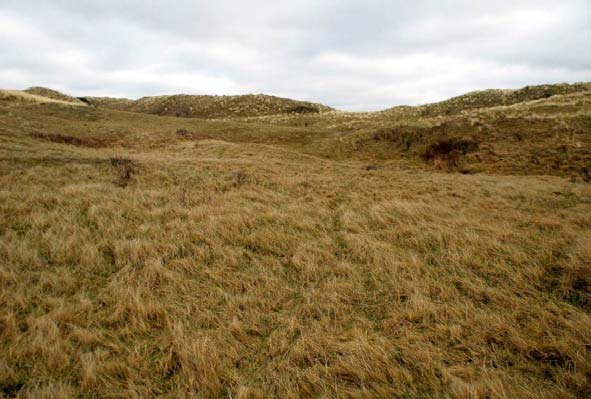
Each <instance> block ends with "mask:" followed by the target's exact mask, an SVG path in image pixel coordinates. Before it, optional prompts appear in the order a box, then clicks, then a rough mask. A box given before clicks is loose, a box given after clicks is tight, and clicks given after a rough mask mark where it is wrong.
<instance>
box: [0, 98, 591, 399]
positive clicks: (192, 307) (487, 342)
mask: <svg viewBox="0 0 591 399" xmlns="http://www.w3.org/2000/svg"><path fill="white" fill-rule="evenodd" d="M548 100H550V99H547V100H542V101H540V102H539V103H536V102H534V103H531V104H527V105H524V107H525V108H524V109H523V110H518V109H515V108H519V107H518V106H517V105H513V106H511V107H501V108H498V109H495V110H488V111H485V110H482V111H481V112H482V114H469V115H470V117H472V118H476V117H477V116H478V115H480V116H479V117H481V118H482V120H483V121H485V122H486V123H484V122H483V123H484V124H483V125H482V126H483V132H482V133H479V134H482V135H483V137H484V135H485V133H484V132H489V133H488V136H490V137H491V138H492V137H494V135H495V134H500V133H498V132H505V131H509V128H505V127H502V123H503V121H504V119H503V118H502V117H501V114H502V115H507V117H508V120H510V121H513V122H515V123H517V122H516V121H517V120H518V118H522V119H523V120H524V121H523V122H520V125H519V126H518V129H517V128H515V130H519V131H521V130H523V129H525V127H524V126H525V125H526V124H527V125H529V124H531V125H532V126H534V127H536V129H537V134H538V135H539V136H540V137H541V139H540V140H541V141H540V142H539V143H538V144H537V145H539V146H540V148H542V146H543V145H546V146H547V147H548V151H554V150H553V149H552V148H551V147H550V146H549V143H553V142H552V141H544V140H546V139H542V138H543V137H546V136H547V135H548V133H547V131H546V129H547V126H554V125H553V124H551V125H544V124H538V122H539V120H542V115H543V114H544V113H545V114H546V115H547V118H548V119H549V120H553V118H556V117H558V116H559V115H560V117H561V118H564V119H565V120H566V122H565V123H566V124H567V126H569V128H570V127H572V126H575V122H572V121H577V120H579V119H576V118H579V116H577V117H574V116H573V115H578V114H579V113H582V114H585V112H586V111H585V109H586V108H585V107H586V105H585V104H586V101H587V98H586V97H582V98H579V99H574V98H572V97H568V96H564V97H557V98H554V99H552V101H553V103H548V102H547V101H548ZM577 101H582V103H581V104H582V105H581V104H579V103H577ZM554 103H556V104H554ZM536 104H537V105H536ZM553 104H554V105H553ZM536 107H541V108H540V109H541V110H544V111H543V112H542V111H541V110H538V111H539V112H538V111H536V113H533V114H532V110H534V109H536ZM569 107H575V108H576V110H575V111H573V112H570V113H569V112H568V111H567V110H568V109H569ZM496 113H499V115H497V116H495V115H496ZM563 114H564V115H563ZM532 115H533V116H532ZM528 117H529V118H531V120H530V119H527V118H528ZM581 118H584V115H583V116H582V117H581ZM459 120H462V119H459ZM580 120H586V119H580ZM411 122H412V121H407V122H406V123H407V125H404V126H415V127H418V126H419V125H418V122H416V121H415V122H412V123H411ZM442 122H443V121H442ZM477 122H478V120H476V119H475V122H474V126H473V128H474V129H477V128H478V126H480V125H479V124H478V123H480V122H478V123H477ZM571 122H572V123H571ZM447 123H449V126H452V127H449V128H448V129H452V130H449V131H448V133H449V134H450V137H456V136H455V132H456V131H455V130H453V129H456V128H455V127H454V126H456V123H459V122H456V120H455V119H450V120H449V121H448V122H447ZM505 123H508V122H505ZM552 123H554V122H552ZM577 123H579V122H577ZM580 123H583V122H580ZM423 124H424V126H425V129H427V128H429V126H438V125H437V124H435V122H434V121H432V120H430V119H429V120H427V119H425V120H424V121H423ZM385 127H386V126H382V128H385ZM583 127H584V126H583ZM378 128H380V126H379V125H376V126H374V125H371V124H370V125H368V126H367V127H366V129H365V130H363V129H361V130H360V131H355V132H352V133H351V132H347V131H340V129H335V128H331V127H330V126H324V127H322V126H318V125H317V126H312V125H309V126H308V127H306V126H276V125H270V124H263V123H260V122H257V123H255V122H249V123H245V122H237V121H226V120H218V121H204V120H199V119H185V118H176V117H161V116H153V115H145V114H137V113H130V112H118V111H112V110H108V109H102V108H97V107H72V106H68V105H64V104H61V103H47V104H38V103H33V102H19V101H12V100H10V99H5V100H2V101H0V259H1V261H0V396H4V397H20V398H39V397H60V398H61V397H63V398H69V397H71V398H77V397H82V398H84V397H99V398H122V397H141V398H157V397H165V398H194V397H202V398H218V397H220V398H222V397H224V398H225V397H233V398H234V397H237V398H266V397H277V398H302V397H303V398H317V397H326V398H333V397H334V398H382V397H387V398H465V399H468V398H495V399H496V398H499V399H501V398H513V397H516V398H532V399H533V398H536V399H537V398H573V399H574V398H581V397H585V396H586V395H587V394H588V392H589V390H590V389H591V383H590V380H589V377H590V376H591V367H590V365H591V352H590V351H589V342H591V317H590V311H591V279H590V277H589V276H591V270H590V265H591V252H590V249H591V234H590V233H589V231H591V185H589V184H588V183H584V182H583V180H582V179H578V180H576V181H571V180H570V179H567V178H564V177H561V176H547V175H546V176H542V175H526V173H525V171H526V170H527V169H525V168H522V167H520V168H522V169H520V170H522V171H524V173H522V174H524V175H522V176H502V175H491V174H490V173H489V170H490V171H493V169H494V168H493V167H492V166H491V167H490V169H485V168H483V171H482V172H481V173H478V174H473V175H462V174H459V173H441V172H439V171H437V172H433V171H432V170H431V169H432V168H435V165H434V161H433V160H432V161H429V162H431V163H427V161H425V160H423V158H421V156H420V154H419V153H418V152H417V154H415V155H411V154H412V153H413V151H415V144H411V145H410V148H409V150H407V153H406V155H405V153H403V151H402V150H400V149H399V147H398V146H400V145H406V144H404V143H403V142H401V143H398V141H396V140H395V139H394V138H392V137H393V136H392V137H389V136H387V133H388V132H389V131H388V130H383V131H382V130H379V129H378ZM389 128H392V129H394V128H396V126H390V127H389ZM466 128H468V125H466ZM458 129H459V127H458ZM462 129H463V128H462ZM493 129H494V130H493ZM458 131H459V130H458ZM377 132H381V133H380V134H382V135H383V138H379V139H375V138H374V137H373V135H374V134H376V133H377ZM528 132H530V133H531V135H530V134H528V138H527V139H523V141H525V140H531V145H534V144H535V141H534V139H533V135H534V130H533V128H532V130H531V131H529V130H528ZM427 133H429V134H435V137H439V136H437V134H439V133H438V132H437V131H434V132H427V131H425V134H427ZM503 134H504V133H503ZM552 134H553V135H556V136H557V137H562V136H561V135H562V134H563V133H561V132H559V131H557V132H552ZM586 134H588V131H583V132H582V133H580V135H581V137H586V136H585V135H586ZM530 136H531V137H530ZM479 137H480V136H479ZM501 137H504V136H499V138H501ZM577 137H579V136H577ZM523 141H522V142H523ZM580 141H581V147H583V146H587V145H588V144H587V141H583V140H582V139H581V140H580ZM491 142H492V141H491ZM353 145H355V146H358V147H352V146H353ZM416 145H417V146H418V144H416ZM480 145H482V144H480ZM514 147H515V148H518V147H519V145H518V143H517V142H515V144H514ZM354 148H359V149H355V150H353V149H354ZM481 148H482V147H479V149H478V151H480V150H481ZM503 148H509V147H503ZM585 148H588V147H585ZM385 149H388V150H385ZM390 149H392V150H390ZM371 151H375V153H376V155H375V157H374V158H369V154H370V153H371ZM380 151H382V152H380ZM417 151H418V150H417ZM470 154H473V153H472V152H469V153H468V155H467V156H470ZM386 155H388V156H389V157H390V158H387V157H386ZM498 156H499V162H501V159H502V158H501V154H500V153H498ZM410 159H414V160H416V164H414V163H412V162H409V161H408V160H410ZM402 162H404V163H408V164H409V166H408V167H409V168H408V169H406V170H401V169H400V167H399V166H400V164H401V163H402ZM502 162H504V164H506V165H508V162H509V161H502ZM516 164H518V163H516ZM376 168H377V169H376ZM443 170H450V171H451V170H453V169H448V168H445V169H443ZM538 172H539V171H538V170H537V169H532V170H531V173H536V174H537V173H538Z"/></svg>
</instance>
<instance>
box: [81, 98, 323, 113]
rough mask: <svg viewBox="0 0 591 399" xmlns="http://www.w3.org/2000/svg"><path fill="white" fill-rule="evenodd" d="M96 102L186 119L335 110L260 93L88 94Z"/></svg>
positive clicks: (100, 104) (121, 109)
mask: <svg viewBox="0 0 591 399" xmlns="http://www.w3.org/2000/svg"><path fill="white" fill-rule="evenodd" d="M85 100H86V101H88V102H89V103H90V104H92V105H96V106H99V107H103V108H109V109H115V110H119V111H130V112H140V113H144V114H151V115H161V116H176V117H183V118H200V119H215V118H223V119H227V118H237V117H253V116H265V115H279V114H284V115H302V114H318V113H323V112H329V111H332V109H331V108H329V107H327V106H325V105H322V104H316V103H311V102H307V101H296V100H291V99H288V98H281V97H274V96H267V95H263V94H257V95H252V94H249V95H241V96H208V95H171V96H156V97H143V98H140V99H139V100H135V101H134V100H128V99H121V98H105V97H87V98H86V99H85Z"/></svg>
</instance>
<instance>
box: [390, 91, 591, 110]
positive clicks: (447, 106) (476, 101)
mask: <svg viewBox="0 0 591 399" xmlns="http://www.w3.org/2000/svg"><path fill="white" fill-rule="evenodd" d="M587 90H591V83H575V84H567V83H562V84H552V85H539V86H526V87H523V88H521V89H518V90H502V89H490V90H482V91H474V92H470V93H466V94H463V95H461V96H457V97H452V98H450V99H448V100H444V101H440V102H436V103H432V104H425V105H420V106H417V107H407V106H401V107H393V108H390V109H387V110H384V111H382V112H381V113H383V114H385V115H388V114H400V113H404V114H408V113H409V112H410V113H413V114H415V115H417V116H427V117H429V116H439V115H453V114H457V113H459V112H462V111H466V110H472V109H477V108H490V107H497V106H502V105H513V104H517V103H520V102H525V101H531V100H538V99H542V98H548V97H552V96H555V95H558V94H570V93H578V92H582V91H587Z"/></svg>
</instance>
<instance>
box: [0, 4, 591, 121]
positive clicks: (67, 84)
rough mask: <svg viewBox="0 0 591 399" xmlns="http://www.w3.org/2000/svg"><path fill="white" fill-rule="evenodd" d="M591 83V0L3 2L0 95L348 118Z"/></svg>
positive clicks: (0, 24)
mask: <svg viewBox="0 0 591 399" xmlns="http://www.w3.org/2000/svg"><path fill="white" fill-rule="evenodd" d="M577 81H591V0H562V1H556V0H549V1H547V0H531V1H529V0H523V1H520V0H496V1H479V0H471V1H468V0H466V1H460V0H455V1H452V0H440V1H429V0H423V1H406V0H296V1H294V0H289V1H284V0H274V1H270V0H249V1H238V0H213V1H212V0H192V1H190V0H167V1H164V0H162V1H157V0H152V1H150V0H101V1H96V0H92V1H86V0H52V1H38V0H0V87H2V88H26V87H28V86H32V85H42V86H48V87H52V88H56V89H58V90H62V91H65V92H67V93H71V94H74V95H79V96H82V95H109V96H120V97H129V98H137V97H141V96H146V95H157V94H171V93H187V94H243V93H266V94H273V95H278V96H284V97H292V98H298V99H305V100H311V101H317V102H322V103H325V104H327V105H331V106H334V107H337V108H340V109H346V110H375V109H381V108H386V107H390V106H393V105H400V104H418V103H425V102H431V101H436V100H442V99H445V98H448V97H451V96H454V95H458V94H462V93H464V92H467V91H471V90H479V89H486V88H518V87H522V86H525V85H531V84H540V83H556V82H577Z"/></svg>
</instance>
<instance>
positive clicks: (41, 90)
mask: <svg viewBox="0 0 591 399" xmlns="http://www.w3.org/2000/svg"><path fill="white" fill-rule="evenodd" d="M23 91H24V92H25V93H29V94H34V95H36V96H41V97H46V98H51V99H54V100H60V101H66V102H70V103H77V104H83V102H82V101H80V100H79V99H77V98H76V97H72V96H68V95H67V94H64V93H60V92H59V91H57V90H52V89H48V88H46V87H40V86H34V87H29V88H28V89H26V90H23Z"/></svg>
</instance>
